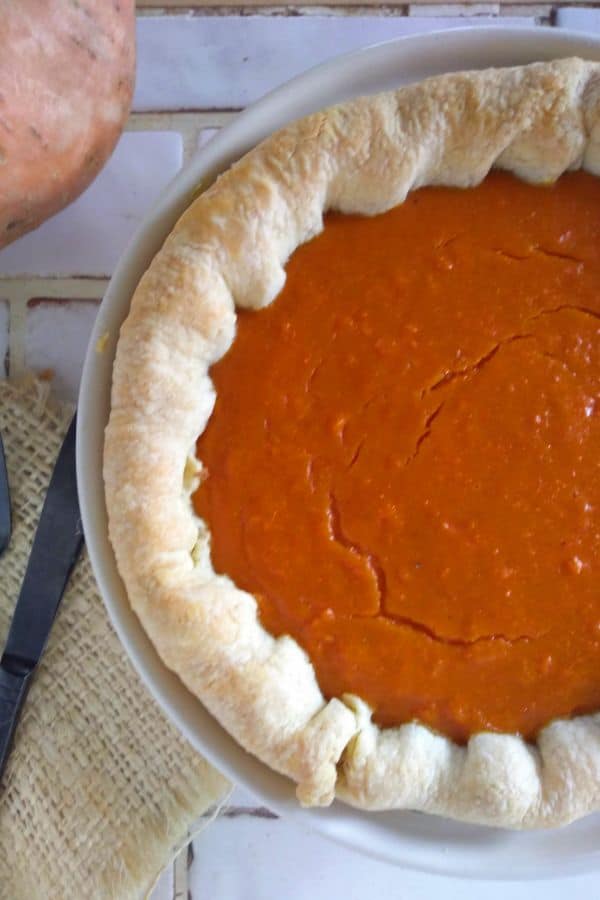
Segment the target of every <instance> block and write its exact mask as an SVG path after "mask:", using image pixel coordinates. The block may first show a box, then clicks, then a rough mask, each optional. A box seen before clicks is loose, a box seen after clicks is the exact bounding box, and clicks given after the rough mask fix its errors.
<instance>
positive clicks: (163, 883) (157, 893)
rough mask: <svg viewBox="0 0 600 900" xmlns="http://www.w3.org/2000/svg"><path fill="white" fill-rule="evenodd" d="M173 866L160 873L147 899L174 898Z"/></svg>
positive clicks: (170, 899) (167, 899) (172, 899)
mask: <svg viewBox="0 0 600 900" xmlns="http://www.w3.org/2000/svg"><path fill="white" fill-rule="evenodd" d="M173 894H174V884H173V866H172V865H171V866H169V867H168V868H167V869H165V871H164V872H163V873H162V875H161V876H160V878H159V879H158V881H157V882H156V885H155V887H154V890H153V891H152V893H151V894H150V896H149V898H148V900H174V898H173Z"/></svg>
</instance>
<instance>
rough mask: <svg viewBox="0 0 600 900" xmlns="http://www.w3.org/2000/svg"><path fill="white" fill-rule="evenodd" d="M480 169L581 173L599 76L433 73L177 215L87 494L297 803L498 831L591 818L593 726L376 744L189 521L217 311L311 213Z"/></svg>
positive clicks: (136, 327) (587, 160)
mask: <svg viewBox="0 0 600 900" xmlns="http://www.w3.org/2000/svg"><path fill="white" fill-rule="evenodd" d="M492 166H496V167H499V168H503V169H508V170H511V171H513V172H515V173H516V174H517V175H519V176H520V177H522V178H524V179H527V180H529V181H532V182H549V181H552V180H554V179H556V178H558V176H559V175H560V174H561V173H562V172H564V171H565V170H567V169H576V168H580V167H583V168H585V169H587V170H588V171H590V172H592V173H594V174H596V175H599V174H600V66H599V65H597V64H593V63H589V62H583V61H581V60H578V59H569V60H561V61H557V62H552V63H539V64H535V65H532V66H526V67H519V68H513V69H492V70H488V71H483V72H472V73H459V74H452V75H444V76H441V77H438V78H432V79H430V80H428V81H425V82H423V83H421V84H417V85H414V86H409V87H405V88H401V89H400V90H397V91H394V92H390V93H386V94H380V95H377V96H374V97H368V98H363V99H359V100H355V101H353V102H350V103H344V104H342V105H340V106H336V107H333V108H331V109H328V110H325V111H324V112H319V113H315V114H314V115H311V116H309V117H307V118H305V119H302V120H301V121H299V122H296V123H294V124H292V125H290V126H288V127H286V128H284V129H283V130H282V131H280V132H278V133H277V134H275V135H273V136H272V137H270V138H269V139H267V140H266V141H264V142H263V143H262V144H260V145H259V146H258V147H256V148H255V149H254V150H252V151H251V152H250V153H248V154H247V155H246V156H245V157H244V158H243V159H242V160H241V161H240V162H238V163H237V164H236V165H234V166H233V167H232V168H231V169H230V170H229V171H228V172H226V173H225V174H224V175H222V176H221V177H220V178H219V179H218V180H217V182H216V183H215V184H214V185H213V186H212V187H211V188H210V189H209V190H208V191H207V192H206V193H205V194H203V195H202V196H200V197H199V198H198V199H196V200H195V201H194V202H193V203H192V204H191V206H190V207H189V209H188V210H187V211H186V212H185V213H184V215H183V216H182V217H181V219H180V220H179V222H178V223H177V225H176V226H175V228H174V230H173V231H172V233H171V234H170V235H169V237H168V238H167V240H166V241H165V244H164V246H163V248H162V249H161V251H160V252H159V253H158V254H157V256H156V257H155V259H154V261H153V262H152V265H151V266H150V268H149V269H148V271H147V272H146V274H145V275H144V277H143V278H142V280H141V281H140V283H139V285H138V287H137V290H136V292H135V294H134V297H133V300H132V305H131V311H130V313H129V316H128V318H127V320H126V322H125V324H124V325H123V328H122V331H121V336H120V339H119V345H118V348H117V356H116V362H115V367H114V375H113V391H112V410H111V415H110V421H109V425H108V428H107V431H106V444H105V458H104V478H105V483H106V499H107V506H108V512H109V521H110V538H111V541H112V544H113V547H114V550H115V555H116V559H117V564H118V567H119V571H120V573H121V575H122V577H123V580H124V582H125V586H126V588H127V591H128V595H129V598H130V601H131V604H132V606H133V608H134V610H135V611H136V613H137V615H138V616H139V618H140V620H141V622H142V624H143V626H144V628H145V629H146V631H147V632H148V634H149V636H150V638H151V639H152V641H153V643H154V645H155V646H156V648H157V650H158V652H159V653H160V655H161V657H162V659H163V660H164V661H165V663H166V664H167V666H169V667H170V668H171V669H173V670H174V671H175V672H176V673H177V674H178V675H179V676H180V677H181V679H182V680H183V681H184V683H185V684H186V685H187V686H188V688H189V689H190V690H191V691H193V692H194V693H195V694H196V695H197V696H198V697H199V698H200V699H201V700H202V702H203V703H204V704H205V705H206V706H207V708H208V709H209V710H210V711H211V712H212V713H213V715H215V716H216V717H217V718H218V719H219V721H220V722H221V723H222V724H223V725H224V726H225V727H226V728H227V729H228V730H229V731H230V733H231V734H232V735H233V736H234V737H235V738H236V740H237V741H238V742H239V743H240V744H242V745H243V746H244V747H245V748H247V749H248V750H249V751H251V752H252V753H254V754H255V755H256V756H258V757H259V758H260V759H261V760H263V761H264V762H265V763H267V764H268V765H269V766H271V767H272V768H274V769H276V770H277V771H279V772H282V773H284V774H285V775H288V776H289V777H290V778H292V779H294V780H295V781H296V782H297V783H298V788H297V793H298V797H299V799H300V801H301V802H302V803H303V804H306V805H319V804H321V805H325V804H329V803H330V802H331V801H332V799H333V797H334V796H336V795H337V796H339V797H341V798H343V799H344V800H346V801H347V802H349V803H352V804H354V805H357V806H360V807H363V808H368V809H391V808H410V809H418V810H423V811H427V812H432V813H437V814H440V815H446V816H452V817H454V818H457V819H463V820H466V821H471V822H479V823H486V824H494V825H503V826H507V827H515V828H527V827H544V826H552V825H559V824H563V823H566V822H568V821H570V820H573V819H576V818H578V817H580V816H583V815H585V814H587V813H590V812H593V811H595V810H598V809H600V715H594V716H585V717H580V718H576V719H574V720H570V721H562V720H561V721H555V722H553V723H551V724H550V725H548V726H547V727H546V728H545V729H543V731H542V732H541V734H540V736H539V740H538V742H537V745H536V746H535V747H534V746H530V745H528V744H526V743H525V742H524V741H523V740H521V739H520V738H519V737H517V736H515V735H508V734H489V733H485V734H478V735H476V736H474V737H472V738H471V740H470V741H469V744H468V746H467V747H459V746H457V745H456V744H453V743H452V742H451V741H450V740H449V739H447V738H445V737H442V736H440V735H437V734H434V733H433V732H431V731H430V730H428V729H427V728H425V727H424V726H421V725H418V724H413V723H411V724H407V725H403V726H401V727H398V728H390V729H385V730H381V729H379V728H378V727H377V726H375V725H373V724H372V722H371V720H370V713H369V710H368V708H367V707H366V705H365V704H364V703H362V702H361V701H360V700H357V699H356V698H350V697H345V698H340V699H333V700H330V701H326V700H325V699H324V697H323V696H322V694H321V691H320V689H319V686H318V684H317V681H316V678H315V673H314V669H313V667H312V665H311V662H310V660H309V659H308V657H307V656H306V654H305V653H304V651H303V650H302V649H301V648H300V647H299V645H298V644H297V643H296V642H295V641H294V640H292V639H291V638H289V637H281V638H277V639H275V638H273V637H272V636H271V635H270V634H268V633H267V632H266V631H265V630H264V629H263V628H262V626H261V624H260V622H259V621H258V619H257V608H256V602H255V600H254V598H253V597H252V596H251V595H249V594H247V593H245V592H244V591H241V590H239V589H238V588H236V586H235V585H234V584H233V582H232V581H231V580H230V579H229V578H227V577H226V576H223V575H216V574H215V573H214V571H213V569H212V566H211V563H210V555H209V534H208V531H207V528H206V526H205V525H204V523H202V522H201V521H199V520H198V519H197V518H196V517H195V516H194V514H193V511H192V506H191V503H190V490H191V488H192V486H193V482H194V471H193V469H194V463H193V462H191V457H193V453H194V446H195V441H196V438H197V436H198V434H199V433H200V432H201V431H202V430H203V429H204V427H205V425H206V422H207V420H208V417H209V416H210V413H211V410H212V406H213V403H214V390H213V386H212V383H211V380H210V378H209V375H208V369H209V366H210V365H211V364H212V363H213V362H214V361H215V360H217V359H218V358H219V357H220V356H222V354H223V353H224V352H225V351H226V350H227V348H228V347H229V346H230V344H231V342H232V340H233V338H234V333H235V319H236V316H235V306H241V307H253V308H259V307H262V306H265V305H266V304H268V303H270V302H271V301H272V300H273V299H274V297H275V296H276V295H277V293H278V292H279V290H280V289H281V287H282V285H283V283H284V280H285V272H284V269H283V266H284V264H285V262H286V260H287V259H288V257H289V255H290V254H291V253H292V252H293V250H294V249H295V248H296V247H297V246H298V245H299V244H301V243H303V242H305V241H307V240H309V239H310V238H311V237H313V236H314V235H315V234H317V233H318V232H319V231H320V230H321V228H322V221H323V219H322V217H323V212H324V211H325V210H327V209H337V210H341V211H344V212H358V213H364V214H369V215H374V214H377V213H380V212H383V211H385V210H387V209H389V208H391V207H393V206H395V205H396V204H398V203H402V201H403V200H404V198H405V197H406V194H407V193H408V191H409V190H411V189H413V188H415V187H420V186H423V185H428V184H445V185H456V186H461V187H468V186H471V185H475V184H477V183H479V182H480V181H481V180H482V179H483V178H484V177H485V175H486V174H487V172H488V171H489V169H490V168H491V167H492ZM240 439H243V436H240ZM309 563H310V561H309V560H307V564H309Z"/></svg>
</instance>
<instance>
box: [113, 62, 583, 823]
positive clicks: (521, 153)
mask: <svg viewBox="0 0 600 900" xmlns="http://www.w3.org/2000/svg"><path fill="white" fill-rule="evenodd" d="M599 174H600V67H599V66H598V65H596V64H593V63H589V62H585V61H582V60H578V59H568V60H560V61H555V62H551V63H539V64H534V65H531V66H525V67H518V68H512V69H492V70H488V71H481V72H470V73H459V74H452V75H444V76H441V77H438V78H432V79H430V80H427V81H424V82H423V83H421V84H417V85H412V86H409V87H403V88H401V89H399V90H397V91H393V92H390V93H385V94H380V95H377V96H372V97H366V98H362V99H358V100H355V101H352V102H348V103H343V104H341V105H340V106H336V107H333V108H331V109H328V110H325V111H324V112H319V113H316V114H314V115H311V116H309V117H307V118H305V119H303V120H301V121H299V122H296V123H294V124H292V125H289V126H288V127H286V128H284V129H283V130H282V131H280V132H279V133H277V134H275V135H273V136H272V137H270V138H268V139H267V140H266V141H264V142H263V143H262V144H260V145H259V146H258V147H256V148H255V149H254V150H252V151H251V152H250V153H248V154H247V155H246V156H245V157H244V158H243V159H242V160H241V161H240V162H238V163H237V164H236V165H234V166H232V167H231V169H229V170H228V171H227V172H226V173H225V174H223V175H222V176H221V177H220V178H219V179H218V180H217V181H216V182H215V184H214V185H212V187H210V188H209V189H208V190H207V191H206V192H205V193H203V194H202V195H201V196H199V197H198V198H197V199H195V200H194V201H193V202H192V203H191V205H190V206H189V208H188V210H187V211H186V212H185V213H184V215H183V216H182V217H181V219H180V220H179V222H178V223H177V224H176V226H175V228H174V229H173V231H172V233H171V234H170V235H169V237H168V238H167V240H166V241H165V244H164V246H163V248H162V249H161V250H160V252H159V253H158V254H157V256H156V257H155V259H154V261H153V262H152V264H151V266H150V268H149V269H148V271H147V272H146V274H145V275H144V276H143V278H142V279H141V281H140V283H139V286H138V287H137V290H136V291H135V294H134V297H133V300H132V304H131V310H130V313H129V315H128V317H127V320H126V322H125V323H124V325H123V328H122V331H121V335H120V339H119V344H118V348H117V356H116V361H115V366H114V376H113V391H112V408H111V414H110V421H109V425H108V428H107V432H106V446H105V462H104V477H105V484H106V499H107V506H108V512H109V522H110V537H111V541H112V544H113V547H114V551H115V555H116V559H117V563H118V567H119V571H120V573H121V575H122V577H123V580H124V583H125V586H126V589H127V592H128V596H129V598H130V601H131V604H132V606H133V608H134V610H135V612H136V613H137V615H138V616H139V618H140V620H141V622H142V624H143V626H144V628H145V629H146V631H147V633H148V634H149V636H150V638H151V640H152V641H153V643H154V645H155V646H156V648H157V650H158V652H159V654H160V655H161V657H162V659H163V660H164V661H165V663H166V664H167V665H168V666H169V667H170V668H171V669H172V670H173V671H175V672H176V673H177V674H178V675H179V677H180V678H181V679H182V680H183V682H184V683H185V684H186V685H187V687H188V688H189V689H190V690H191V691H193V692H194V693H195V694H196V695H197V696H198V697H199V698H200V700H201V701H202V702H203V703H204V704H205V705H206V706H207V708H208V709H209V710H210V711H211V712H212V713H213V714H214V715H215V716H216V717H217V718H218V719H219V721H220V722H221V723H222V724H223V725H224V726H225V727H226V728H227V729H228V730H229V731H230V733H231V734H232V735H233V736H234V737H235V738H236V739H237V741H239V743H240V744H242V745H243V746H244V747H245V748H246V749H247V750H249V751H250V752H252V753H253V754H255V755H256V756H258V757H259V758H260V759H261V760H263V761H264V762H265V763H267V764H268V765H269V766H271V767H272V768H274V769H276V770H277V771H279V772H282V773H284V774H285V775H287V776H289V777H290V778H292V779H294V780H295V781H296V782H297V784H298V787H297V794H298V797H299V800H300V802H301V803H303V804H306V805H319V804H321V805H322V804H329V803H331V801H332V800H333V798H334V796H337V797H339V798H341V799H343V800H345V801H347V802H349V803H351V804H354V805H356V806H360V807H363V808H367V809H392V808H394V809H395V808H410V809H418V810H423V811H426V812H431V813H437V814H441V815H445V816H451V817H454V818H457V819H463V820H467V821H472V822H479V823H486V824H494V825H502V826H507V827H517V828H521V827H543V826H552V825H558V824H562V823H565V822H568V821H570V820H573V819H575V818H577V817H580V816H583V815H585V814H587V813H590V812H592V811H595V810H600V715H599V714H598V711H599V710H600V674H599V672H600V667H599V664H600V586H599V581H598V575H599V571H600V516H599V509H600V396H599V394H600V390H599V388H600V257H599V255H598V241H599V239H600V180H599V179H598V177H597V176H598V175H599ZM284 267H285V268H284Z"/></svg>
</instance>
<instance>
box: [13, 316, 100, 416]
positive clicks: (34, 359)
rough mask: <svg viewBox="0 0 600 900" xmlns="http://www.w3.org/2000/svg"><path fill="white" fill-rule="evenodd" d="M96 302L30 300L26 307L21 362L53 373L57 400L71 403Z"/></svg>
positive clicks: (40, 370)
mask: <svg viewBox="0 0 600 900" xmlns="http://www.w3.org/2000/svg"><path fill="white" fill-rule="evenodd" d="M97 311H98V304H97V303H94V301H92V300H85V301H82V302H80V301H77V300H69V301H60V300H59V301H57V300H48V301H43V302H34V303H33V304H32V305H31V306H30V307H29V308H28V310H27V323H26V329H25V365H26V367H27V369H29V370H31V371H34V372H48V373H52V374H53V379H52V385H53V389H54V392H55V394H56V396H57V397H59V398H60V399H61V400H68V401H71V402H75V401H76V399H77V393H78V391H79V381H80V379H81V370H82V368H83V360H84V358H85V351H86V348H87V345H88V340H89V336H90V332H91V330H92V325H93V324H94V320H95V318H96V313H97Z"/></svg>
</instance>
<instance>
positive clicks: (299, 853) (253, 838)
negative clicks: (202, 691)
mask: <svg viewBox="0 0 600 900" xmlns="http://www.w3.org/2000/svg"><path fill="white" fill-rule="evenodd" d="M230 803H231V804H232V805H233V807H234V808H235V809H236V810H238V811H239V810H243V809H244V808H248V807H255V806H256V801H255V800H253V799H252V798H251V797H249V796H248V795H247V794H246V793H245V792H243V791H240V790H236V791H235V792H234V794H233V795H232V798H231V801H230ZM599 884H600V880H599V876H598V875H597V874H591V875H583V876H577V877H572V878H569V879H560V878H556V879H552V880H545V881H521V882H516V881H512V882H508V883H507V882H498V881H496V882H490V881H484V882H481V881H475V880H469V881H464V880H461V879H458V878H442V877H439V876H434V875H424V874H421V873H418V872H411V871H408V870H406V869H400V868H398V867H396V866H392V865H389V864H387V863H382V862H379V861H377V860H374V859H370V858H369V857H367V856H363V855H361V854H359V853H355V852H353V851H351V850H347V849H346V848H344V847H342V846H340V845H338V844H334V843H333V842H331V841H329V840H326V839H325V838H322V837H320V836H319V835H317V834H316V833H314V832H312V831H310V830H309V829H308V828H306V827H305V826H303V825H302V824H301V823H300V821H299V820H298V819H294V820H292V819H285V818H281V819H269V818H264V817H260V816H252V815H248V814H246V815H244V814H241V813H240V814H237V815H234V816H229V817H227V816H221V817H220V818H219V819H217V821H216V822H214V823H213V824H212V825H211V826H210V827H209V828H207V829H206V831H204V832H203V833H202V834H201V835H200V836H199V837H198V838H197V839H196V840H195V841H194V861H193V863H192V866H191V868H190V872H189V892H190V897H191V900H365V898H373V900H378V898H380V897H383V898H389V900H482V898H485V900H506V898H507V897H509V898H510V900H564V897H565V896H570V897H573V898H584V897H587V898H592V897H596V896H597V895H598V888H599Z"/></svg>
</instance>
